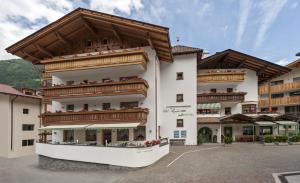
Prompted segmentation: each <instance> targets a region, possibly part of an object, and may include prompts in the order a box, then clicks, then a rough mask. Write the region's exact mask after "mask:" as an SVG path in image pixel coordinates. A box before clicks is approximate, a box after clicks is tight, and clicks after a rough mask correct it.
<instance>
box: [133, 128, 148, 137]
mask: <svg viewBox="0 0 300 183" xmlns="http://www.w3.org/2000/svg"><path fill="white" fill-rule="evenodd" d="M145 139H146V127H145V126H138V127H137V128H135V129H134V140H140V141H142V140H145Z"/></svg>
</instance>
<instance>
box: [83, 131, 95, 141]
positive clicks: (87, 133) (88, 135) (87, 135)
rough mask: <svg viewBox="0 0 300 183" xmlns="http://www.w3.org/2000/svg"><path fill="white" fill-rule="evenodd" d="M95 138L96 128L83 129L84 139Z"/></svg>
mask: <svg viewBox="0 0 300 183" xmlns="http://www.w3.org/2000/svg"><path fill="white" fill-rule="evenodd" d="M96 140H97V130H86V131H85V141H96Z"/></svg>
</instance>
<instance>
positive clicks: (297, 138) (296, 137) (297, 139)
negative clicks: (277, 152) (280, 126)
mask: <svg viewBox="0 0 300 183" xmlns="http://www.w3.org/2000/svg"><path fill="white" fill-rule="evenodd" d="M289 141H290V142H300V135H299V134H297V135H294V136H292V137H290V139H289Z"/></svg>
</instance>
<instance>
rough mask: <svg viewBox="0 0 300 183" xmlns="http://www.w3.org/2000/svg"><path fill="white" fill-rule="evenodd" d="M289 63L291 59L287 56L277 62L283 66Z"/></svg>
mask: <svg viewBox="0 0 300 183" xmlns="http://www.w3.org/2000/svg"><path fill="white" fill-rule="evenodd" d="M289 63H290V61H289V60H288V59H287V58H282V59H280V60H278V61H277V62H276V64H278V65H282V66H286V65H287V64H289Z"/></svg>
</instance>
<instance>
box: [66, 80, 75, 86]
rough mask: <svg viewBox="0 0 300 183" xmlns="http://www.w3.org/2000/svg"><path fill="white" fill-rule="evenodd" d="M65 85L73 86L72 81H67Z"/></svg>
mask: <svg viewBox="0 0 300 183" xmlns="http://www.w3.org/2000/svg"><path fill="white" fill-rule="evenodd" d="M66 84H67V85H68V86H69V85H73V84H74V81H67V82H66Z"/></svg>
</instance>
